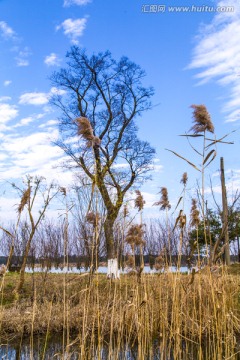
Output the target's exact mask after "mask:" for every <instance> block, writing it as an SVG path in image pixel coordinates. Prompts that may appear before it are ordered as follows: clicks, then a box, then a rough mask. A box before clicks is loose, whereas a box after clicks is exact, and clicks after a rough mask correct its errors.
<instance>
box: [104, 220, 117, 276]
mask: <svg viewBox="0 0 240 360" xmlns="http://www.w3.org/2000/svg"><path fill="white" fill-rule="evenodd" d="M114 221H115V219H114V218H113V217H111V216H107V218H106V220H105V222H104V233H105V239H106V247H107V259H108V270H107V277H108V278H111V279H119V270H118V260H117V255H116V251H115V248H114V235H113V225H114Z"/></svg>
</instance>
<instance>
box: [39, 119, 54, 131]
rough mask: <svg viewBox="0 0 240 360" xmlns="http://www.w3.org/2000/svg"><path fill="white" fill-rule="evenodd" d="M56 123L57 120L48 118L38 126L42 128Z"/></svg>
mask: <svg viewBox="0 0 240 360" xmlns="http://www.w3.org/2000/svg"><path fill="white" fill-rule="evenodd" d="M56 124H58V121H57V120H48V121H47V122H46V123H45V124H41V125H39V128H40V129H42V128H46V127H48V126H53V125H56Z"/></svg>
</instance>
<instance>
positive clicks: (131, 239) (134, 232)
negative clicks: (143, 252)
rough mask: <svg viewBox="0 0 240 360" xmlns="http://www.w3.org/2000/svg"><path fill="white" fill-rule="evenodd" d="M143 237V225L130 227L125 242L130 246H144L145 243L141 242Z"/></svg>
mask: <svg viewBox="0 0 240 360" xmlns="http://www.w3.org/2000/svg"><path fill="white" fill-rule="evenodd" d="M143 235H144V230H143V224H141V225H131V226H130V228H129V229H128V232H127V236H126V239H125V241H126V243H128V244H129V245H131V246H134V245H136V246H139V245H144V244H145V242H144V240H143Z"/></svg>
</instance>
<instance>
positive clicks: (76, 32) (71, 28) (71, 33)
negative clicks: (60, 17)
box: [56, 18, 87, 44]
mask: <svg viewBox="0 0 240 360" xmlns="http://www.w3.org/2000/svg"><path fill="white" fill-rule="evenodd" d="M86 23H87V19H86V18H81V19H76V20H73V19H66V20H64V21H63V22H62V23H61V25H59V26H57V27H56V30H60V29H61V28H62V29H63V32H64V34H65V35H66V36H67V37H69V38H70V40H71V42H72V43H74V44H78V38H79V37H80V36H82V35H83V31H84V30H85V28H86Z"/></svg>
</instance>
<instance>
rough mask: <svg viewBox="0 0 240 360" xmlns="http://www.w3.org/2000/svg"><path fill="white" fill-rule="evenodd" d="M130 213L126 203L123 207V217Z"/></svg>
mask: <svg viewBox="0 0 240 360" xmlns="http://www.w3.org/2000/svg"><path fill="white" fill-rule="evenodd" d="M128 214H129V211H128V208H127V205H126V204H125V205H124V207H123V217H124V218H126V217H127V216H128Z"/></svg>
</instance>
